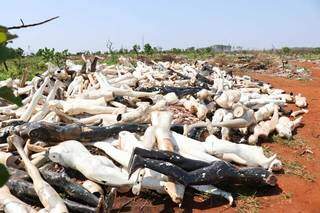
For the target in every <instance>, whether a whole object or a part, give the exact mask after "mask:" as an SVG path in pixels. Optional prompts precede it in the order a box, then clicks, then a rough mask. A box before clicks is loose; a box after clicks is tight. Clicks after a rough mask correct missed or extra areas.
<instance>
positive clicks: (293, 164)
mask: <svg viewBox="0 0 320 213" xmlns="http://www.w3.org/2000/svg"><path fill="white" fill-rule="evenodd" d="M283 166H284V172H285V174H288V175H295V176H297V177H300V178H302V179H304V180H306V181H309V182H314V181H315V177H314V175H312V174H311V173H310V172H309V171H307V170H306V168H305V166H304V165H302V164H301V163H299V162H297V161H290V162H288V161H285V162H283Z"/></svg>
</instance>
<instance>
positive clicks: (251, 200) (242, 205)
mask: <svg viewBox="0 0 320 213" xmlns="http://www.w3.org/2000/svg"><path fill="white" fill-rule="evenodd" d="M238 205H239V207H237V212H239V213H249V212H250V213H257V212H259V208H260V206H261V205H260V202H259V200H258V199H257V197H256V196H254V195H253V196H246V195H239V197H238Z"/></svg>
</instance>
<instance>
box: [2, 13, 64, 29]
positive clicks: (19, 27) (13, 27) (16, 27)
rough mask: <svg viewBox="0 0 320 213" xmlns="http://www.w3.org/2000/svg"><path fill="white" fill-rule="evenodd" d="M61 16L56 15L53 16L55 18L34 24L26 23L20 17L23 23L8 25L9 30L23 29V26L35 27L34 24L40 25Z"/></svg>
mask: <svg viewBox="0 0 320 213" xmlns="http://www.w3.org/2000/svg"><path fill="white" fill-rule="evenodd" d="M57 18H59V16H56V17H53V18H50V19H47V20H45V21H42V22H38V23H34V24H26V25H25V24H24V23H23V21H22V19H20V21H21V23H22V25H19V26H12V27H7V29H8V30H16V29H21V28H27V27H34V26H38V25H41V24H45V23H47V22H49V21H52V20H54V19H57Z"/></svg>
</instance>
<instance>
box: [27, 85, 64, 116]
mask: <svg viewBox="0 0 320 213" xmlns="http://www.w3.org/2000/svg"><path fill="white" fill-rule="evenodd" d="M61 86H62V82H61V81H59V80H56V82H55V83H54V86H53V88H52V89H51V90H50V93H49V95H48V96H47V98H46V102H45V103H44V105H43V107H42V109H41V110H40V111H38V112H37V113H36V114H35V115H34V116H32V117H31V119H30V122H32V121H39V120H41V119H43V118H44V116H46V114H48V113H49V111H50V110H49V103H48V102H49V101H50V100H53V99H54V98H55V96H56V93H57V90H58V89H59V87H61Z"/></svg>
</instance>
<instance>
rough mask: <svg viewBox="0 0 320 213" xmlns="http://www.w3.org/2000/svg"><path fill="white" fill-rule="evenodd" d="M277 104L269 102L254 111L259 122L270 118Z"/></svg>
mask: <svg viewBox="0 0 320 213" xmlns="http://www.w3.org/2000/svg"><path fill="white" fill-rule="evenodd" d="M275 107H276V104H274V103H269V104H266V105H264V106H263V107H261V108H260V109H259V110H258V111H256V112H255V113H254V117H255V118H256V121H257V122H260V121H263V120H266V119H268V118H269V117H270V116H271V115H272V114H273V112H274V108H275Z"/></svg>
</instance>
